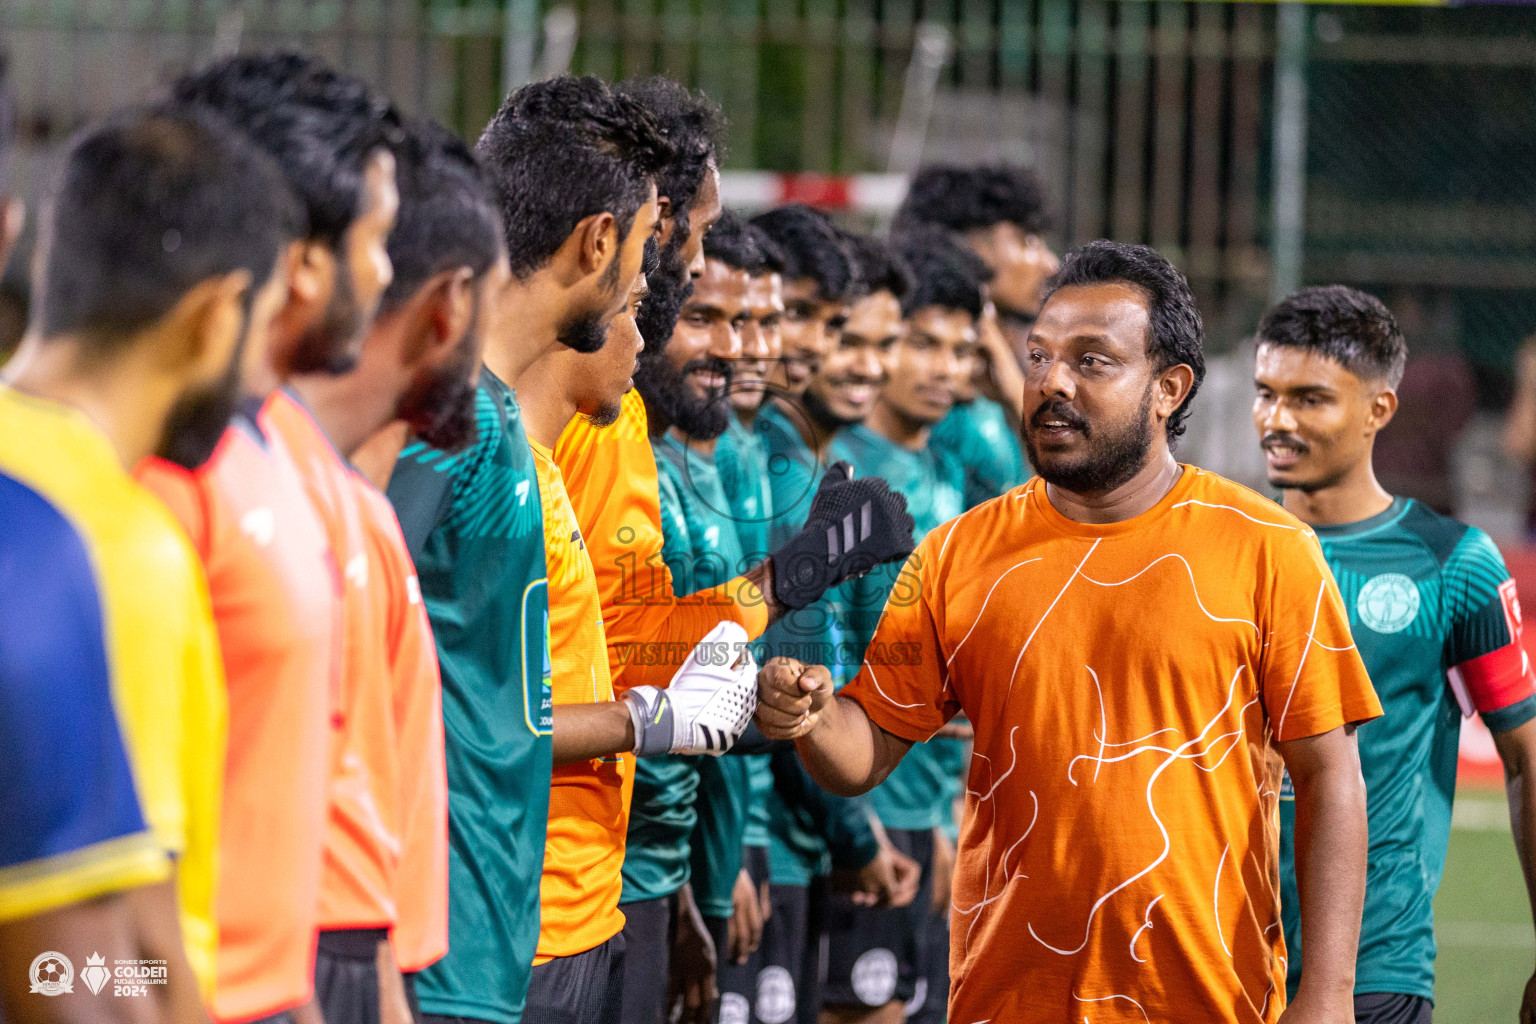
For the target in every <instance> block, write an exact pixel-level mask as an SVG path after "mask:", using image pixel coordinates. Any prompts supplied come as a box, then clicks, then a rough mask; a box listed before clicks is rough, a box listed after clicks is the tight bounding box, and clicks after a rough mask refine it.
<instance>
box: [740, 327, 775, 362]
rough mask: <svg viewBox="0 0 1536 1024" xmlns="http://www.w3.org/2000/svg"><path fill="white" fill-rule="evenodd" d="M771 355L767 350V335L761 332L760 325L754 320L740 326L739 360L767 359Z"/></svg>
mask: <svg viewBox="0 0 1536 1024" xmlns="http://www.w3.org/2000/svg"><path fill="white" fill-rule="evenodd" d="M771 354H772V353H771V351H770V350H769V348H768V334H767V332H766V331H764V330H763V328H762V325H761V324H759V323H758V322H757V321H756V320H751V321H748V322H747V323H746V324H744V325H742V328H741V358H743V359H767V358H768V357H769V356H770V355H771Z"/></svg>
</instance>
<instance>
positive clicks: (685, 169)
mask: <svg viewBox="0 0 1536 1024" xmlns="http://www.w3.org/2000/svg"><path fill="white" fill-rule="evenodd" d="M614 90H615V91H617V92H618V93H619V94H621V95H624V96H628V97H630V98H631V99H633V100H635V101H636V102H638V103H639V104H640V105H641V106H643V107H644V108H645V109H646V110H647V111H649V112H650V115H651V117H652V118H654V119H655V121H656V126H657V127H658V128H660V129H661V134H662V135H664V136H665V137H666V139H667V141H668V142H670V143H671V144H672V150H673V156H672V160H671V162H669V163H668V164H667V165H666V166H665V167H663V168H662V169H661V170H660V171H659V172H657V174H656V192H657V194H658V195H662V196H665V197H667V199H669V200H670V201H671V205H672V222H673V224H674V227H673V229H672V230H673V238H676V239H681V240H684V241H686V239H687V238H688V214H689V212H690V211H691V210H692V208H693V200H694V198H695V197H696V196H697V195H698V194H699V187H700V186H702V185H703V184H704V175H705V174H707V173H708V172H709V168H710V166H711V165H714V166H716V167H718V166H719V165H720V163H721V161H723V160H724V159H725V114H724V113H723V112H722V111H721V110H720V106H719V104H717V103H716V102H715V101H714V100H712V99H710V98H709V97H708V96H706V95H704V93H702V92H689V91H688V90H687V89H686V88H684V87H683V86H681V85H679V84H677V83H676V82H674V81H672V80H671V79H670V78H664V77H662V76H661V75H654V76H652V77H650V78H630V79H626V80H625V81H622V82H620V83H619V84H618V85H616V86H614ZM678 244H679V245H680V244H681V242H679V243H678Z"/></svg>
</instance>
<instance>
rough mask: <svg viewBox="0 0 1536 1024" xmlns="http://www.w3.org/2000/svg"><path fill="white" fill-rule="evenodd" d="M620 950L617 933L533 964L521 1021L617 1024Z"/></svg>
mask: <svg viewBox="0 0 1536 1024" xmlns="http://www.w3.org/2000/svg"><path fill="white" fill-rule="evenodd" d="M624 948H625V947H624V933H623V932H620V933H619V934H617V935H615V936H613V937H612V938H611V939H609V940H608V941H607V942H605V943H603V944H602V945H601V946H594V947H593V948H591V949H589V950H587V951H586V952H585V953H577V954H575V955H574V956H557V957H555V958H554V959H553V960H547V961H545V962H544V963H542V964H537V965H536V966H535V967H534V968H533V974H532V975H531V976H530V977H529V979H528V1008H527V1009H525V1010H524V1011H523V1020H524V1021H525V1022H526V1024H619V1018H620V1005H621V1002H622V1000H623V998H624ZM327 1024H329V1022H327Z"/></svg>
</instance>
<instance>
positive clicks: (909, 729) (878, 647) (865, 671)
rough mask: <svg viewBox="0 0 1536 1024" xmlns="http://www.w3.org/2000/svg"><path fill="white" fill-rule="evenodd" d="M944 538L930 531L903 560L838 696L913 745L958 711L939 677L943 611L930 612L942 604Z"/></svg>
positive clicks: (942, 674) (942, 677)
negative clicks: (870, 636) (860, 656)
mask: <svg viewBox="0 0 1536 1024" xmlns="http://www.w3.org/2000/svg"><path fill="white" fill-rule="evenodd" d="M947 535H948V531H947V530H946V531H940V530H935V531H933V532H932V533H930V534H929V535H928V536H927V537H926V538H925V539H924V540H923V542H922V543H921V544H919V545H918V547H917V550H916V551H914V552H913V553H912V554H911V555H910V556H908V558H907V561H906V563H905V564H904V565H903V566H902V568H901V572H900V574H899V575H898V576H897V577H896V583H895V585H894V586H893V587H892V588H891V594H890V597H888V598H886V602H885V610H884V611H883V612H881V615H880V622H879V625H877V626H876V627H875V634H874V639H872V640H871V641H870V643H869V647H868V648H867V649H866V650H865V652H864V664H863V665H862V666H861V667H860V668H859V673H858V675H857V676H856V677H854V680H853V682H851V683H849V684H848V685H847V686H846V687H844V688H843V691H842V692H843V695H844V696H847V697H850V698H852V699H853V700H855V701H858V703H859V705H860V706H861V707H862V708H863V709H864V713H865V714H867V715H869V717H870V720H871V721H873V722H874V723H875V724H876V725H878V726H880V728H882V729H884V730H885V731H886V732H888V733H891V734H892V735H894V736H900V737H901V738H902V739H905V740H912V741H914V742H916V741H922V740H926V739H928V738H929V737H930V736H932V735H933V734H934V733H936V732H938V731H939V729H940V728H941V727H943V725H944V723H945V722H947V721H949V720H950V719H951V718H953V717H954V716H955V715H956V714H958V713H959V710H960V708H959V705H958V703H957V702H956V701H955V696H954V692H953V691H952V690H951V689H950V688H949V686H948V678H947V674H946V672H945V656H944V649H943V644H942V643H941V642H940V619H941V616H942V613H943V610H942V608H938V607H935V605H936V602H940V601H942V596H941V594H942V592H941V590H940V588H939V587H938V586H937V585H936V575H937V555H938V551H939V542H940V541H942V540H943V536H947Z"/></svg>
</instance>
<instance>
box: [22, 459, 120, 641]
mask: <svg viewBox="0 0 1536 1024" xmlns="http://www.w3.org/2000/svg"><path fill="white" fill-rule="evenodd" d="M0 520H3V521H4V522H5V524H6V528H5V529H4V530H0V566H4V567H5V573H4V575H5V577H7V578H8V579H9V580H10V581H11V582H12V583H14V584H19V583H21V582H22V581H26V582H27V588H28V590H30V591H31V592H32V594H33V595H34V597H40V598H45V599H48V598H51V599H57V597H59V596H62V595H67V594H72V595H77V596H82V597H89V598H90V600H89V601H87V602H85V603H84V604H83V605H81V606H79V608H78V610H79V611H81V612H86V611H90V610H94V609H95V608H96V607H97V602H98V601H99V596H98V594H97V586H98V581H97V575H96V574H97V569H96V565H95V563H94V558H93V555H94V552H93V551H92V550H91V545H90V543H89V540H88V537H87V534H86V532H85V531H84V530H83V529H82V527H81V526H80V525H79V524H77V523H76V522H75V521H74V520H72V519H71V517H70V516H69V515H68V514H67V512H66V510H65V509H63V508H61V507H59V506H58V505H56V504H55V503H54V501H53V500H51V499H50V498H49V497H47V496H45V495H44V494H43V493H41V492H39V491H37V490H34V489H33V488H32V487H29V486H28V485H26V484H24V483H22V482H21V481H19V480H17V479H15V478H13V477H11V476H8V475H6V474H5V473H3V472H0ZM7 589H9V588H7ZM19 593H20V591H19V589H18V590H16V591H12V596H13V597H14V596H18V595H19ZM79 625H80V623H79V622H75V623H73V624H72V626H71V629H73V628H75V627H78V626H79ZM97 628H98V629H99V623H98V627H97Z"/></svg>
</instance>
